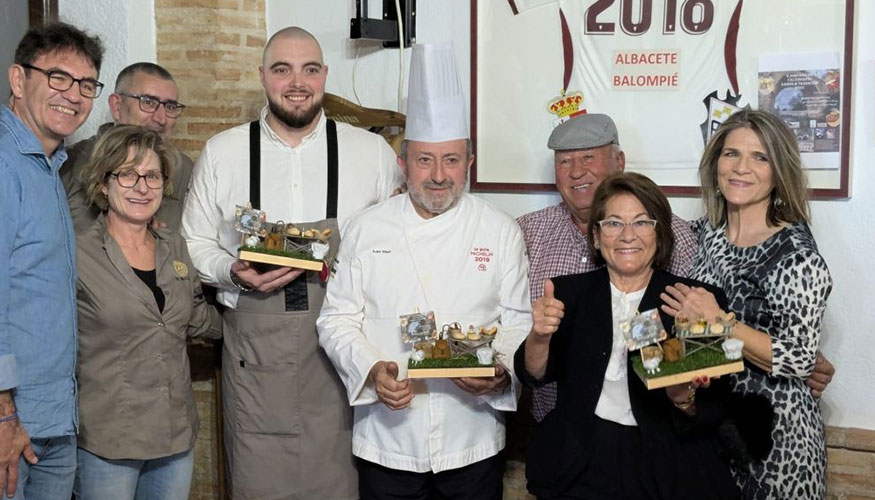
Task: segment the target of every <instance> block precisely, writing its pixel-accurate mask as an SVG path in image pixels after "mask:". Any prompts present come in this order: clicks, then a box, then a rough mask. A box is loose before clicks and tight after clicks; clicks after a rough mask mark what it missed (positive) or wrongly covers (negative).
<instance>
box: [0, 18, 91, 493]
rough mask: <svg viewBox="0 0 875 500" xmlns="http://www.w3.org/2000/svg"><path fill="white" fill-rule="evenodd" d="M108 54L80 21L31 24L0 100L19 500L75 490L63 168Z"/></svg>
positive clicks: (10, 437)
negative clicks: (7, 95)
mask: <svg viewBox="0 0 875 500" xmlns="http://www.w3.org/2000/svg"><path fill="white" fill-rule="evenodd" d="M102 57H103V48H102V46H101V44H100V40H98V39H97V38H96V37H90V36H88V35H87V34H86V33H84V32H82V31H81V30H79V29H77V28H75V27H73V26H70V25H68V24H63V23H54V24H50V25H46V26H40V27H36V28H32V29H31V30H29V31H28V32H27V33H26V34H25V35H24V37H23V38H22V40H21V42H20V43H19V44H18V48H17V49H16V51H15V59H14V61H15V62H14V63H13V64H12V66H11V67H10V68H9V83H10V87H11V90H12V98H11V100H10V101H9V104H8V106H0V108H2V109H0V179H2V182H0V213H2V214H3V215H2V217H0V494H4V495H8V496H13V495H14V497H13V498H17V499H31V498H33V499H37V498H39V499H44V498H70V496H71V494H72V490H73V480H74V474H75V470H76V427H77V425H78V424H77V418H76V379H75V372H74V370H75V361H76V288H75V283H76V255H75V248H76V239H75V236H74V233H73V225H72V224H71V221H70V213H69V210H68V208H67V199H66V196H65V193H64V188H63V186H62V185H61V182H60V179H59V176H58V170H59V169H60V167H61V164H62V163H64V160H66V159H67V153H66V151H65V149H64V139H65V138H66V137H67V136H69V135H70V134H72V133H73V132H75V131H76V129H78V128H79V127H80V126H81V125H82V124H83V123H84V122H85V120H86V119H87V118H88V115H89V114H90V113H91V108H92V102H93V101H92V100H93V99H94V98H96V97H98V96H99V95H100V91H101V89H102V88H103V84H102V83H100V82H99V81H98V80H97V78H98V74H99V71H100V63H101V59H102ZM37 457H39V460H37Z"/></svg>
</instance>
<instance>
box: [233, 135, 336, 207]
mask: <svg viewBox="0 0 875 500" xmlns="http://www.w3.org/2000/svg"><path fill="white" fill-rule="evenodd" d="M325 133H326V139H327V141H326V142H327V143H328V165H327V166H328V196H327V197H326V200H325V218H326V219H336V218H337V124H336V123H334V120H325ZM249 202H250V203H252V208H258V209H260V208H261V126H260V124H259V121H258V120H255V121H253V122H252V123H250V124H249Z"/></svg>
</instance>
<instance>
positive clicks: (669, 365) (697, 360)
mask: <svg viewBox="0 0 875 500" xmlns="http://www.w3.org/2000/svg"><path fill="white" fill-rule="evenodd" d="M735 361H737V360H731V359H726V356H725V355H724V354H723V351H722V350H721V351H715V350H713V349H708V348H703V349H700V350H698V351H696V352H694V353H693V354H687V355H686V356H684V357H683V358H681V359H679V360H678V361H674V362H668V361H665V360H663V361H662V363H660V364H659V371H658V372H656V373H647V371H646V370H645V369H644V364H643V363H642V362H641V354H640V353H637V354H635V355H633V356H632V369H633V370H635V373H637V374H638V376H640V377H643V378H646V379H650V378H659V377H667V376H669V375H675V374H678V373H684V372H690V371H693V370H699V369H702V368H710V367H712V366H719V365H725V364H728V363H734V362H735Z"/></svg>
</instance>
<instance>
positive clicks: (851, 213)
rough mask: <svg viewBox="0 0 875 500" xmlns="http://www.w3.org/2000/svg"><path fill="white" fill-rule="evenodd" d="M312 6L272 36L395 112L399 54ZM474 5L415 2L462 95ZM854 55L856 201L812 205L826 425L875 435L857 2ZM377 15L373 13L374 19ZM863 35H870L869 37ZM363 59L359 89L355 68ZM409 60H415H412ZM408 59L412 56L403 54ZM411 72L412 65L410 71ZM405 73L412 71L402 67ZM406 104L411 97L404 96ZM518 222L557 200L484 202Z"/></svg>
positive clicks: (872, 53)
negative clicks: (317, 45) (453, 58)
mask: <svg viewBox="0 0 875 500" xmlns="http://www.w3.org/2000/svg"><path fill="white" fill-rule="evenodd" d="M313 5H314V4H313V3H312V2H310V1H307V0H267V29H268V34H272V33H274V32H276V31H277V30H278V29H280V28H282V27H285V26H289V25H294V24H297V25H300V26H303V27H305V28H306V29H308V30H310V31H312V32H313V34H314V35H316V37H317V38H318V39H319V40H320V42H321V43H322V46H323V49H324V51H325V59H326V62H327V64H328V65H329V68H330V71H329V77H328V91H329V92H333V93H336V94H339V95H341V96H344V97H346V98H348V99H351V100H355V98H354V94H353V84H355V87H356V89H357V91H358V96H359V98H360V99H361V104H362V105H364V106H368V107H378V108H385V109H398V106H397V98H396V93H397V85H398V50H397V49H395V50H388V49H382V48H381V46H380V45H379V44H375V43H370V42H358V41H352V40H349V19H350V18H351V17H352V16H353V11H354V1H353V0H322V2H320V3H319V8H318V9H317V8H314V7H313ZM469 5H470V4H469V0H441V1H436V0H425V1H420V2H418V3H417V7H418V9H417V13H416V14H417V15H416V18H417V26H416V28H417V41H418V42H420V43H427V42H435V41H444V40H452V41H453V42H454V44H455V49H456V55H457V57H458V63H459V69H460V73H461V75H460V76H461V78H462V85H463V87H464V88H466V89H467V88H469V86H470V85H469V82H470V58H469V50H470V26H469ZM857 9H858V11H857V19H856V22H855V26H856V36H857V42H856V45H855V54H854V72H855V76H854V94H855V95H854V117H853V122H854V126H853V127H854V137H853V141H852V152H853V154H852V157H853V158H852V159H853V167H854V173H853V197H852V199H850V200H847V201H816V202H813V204H812V205H813V218H814V220H813V230H814V234H815V237H816V238H817V241H818V244H819V246H820V250H821V252H822V253H823V255H824V257H825V258H826V260H827V262H828V263H829V265H830V270H831V271H832V276H833V280H834V281H835V286H834V288H833V292H832V296H831V297H830V300H829V305H828V308H827V312H826V319H825V326H824V332H823V342H822V349H823V351H824V352H825V353H826V355H827V356H828V357H829V358H830V359H831V360H832V361H833V362H834V363H835V364H836V365H837V367H838V373H837V374H836V377H835V379H834V381H833V384H832V385H831V386H830V388H829V390H828V391H827V393H826V395H825V396H824V399H823V403H822V408H823V410H824V414H825V416H826V419H827V423H828V424H829V425H835V426H845V427H861V428H867V429H875V389H873V388H872V384H871V382H870V377H871V376H872V375H871V373H872V367H873V366H875V335H872V333H871V329H872V328H875V313H873V310H875V307H873V306H872V304H871V301H872V298H873V297H875V272H873V271H875V265H873V261H875V258H873V257H872V256H871V249H873V248H875V230H873V226H872V225H870V224H867V223H868V222H871V221H873V220H875V161H873V158H875V127H873V117H875V92H873V89H875V32H873V31H872V30H871V29H868V28H871V27H872V26H875V2H871V1H868V0H867V1H858V2H857ZM379 13H380V9H379V7H378V6H377V5H372V7H371V12H370V16H371V17H376V16H378V15H379ZM864 27H867V28H866V29H864ZM357 50H360V51H361V52H360V56H359V61H358V65H357V68H356V76H355V81H354V82H353V67H354V66H355V58H356V52H357ZM407 52H409V51H407ZM407 56H408V57H407V59H408V60H409V54H407ZM405 64H406V63H405ZM405 67H406V66H405ZM405 95H406V90H405ZM482 196H483V197H484V198H487V199H489V200H490V201H492V202H493V203H495V204H496V205H498V206H500V207H501V208H503V209H504V210H506V211H507V212H508V213H510V214H512V215H514V216H517V215H520V214H523V213H526V212H529V211H531V210H535V209H538V208H541V207H545V206H547V205H550V204H553V203H555V202H556V201H557V200H558V196H557V195H555V194H483V195H482ZM672 206H673V207H674V209H675V210H676V211H677V212H678V213H679V214H680V215H682V216H684V217H686V218H695V217H698V216H699V215H700V214H701V213H702V210H701V204H700V202H699V200H698V199H684V198H674V199H672Z"/></svg>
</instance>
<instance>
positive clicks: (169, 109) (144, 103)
mask: <svg viewBox="0 0 875 500" xmlns="http://www.w3.org/2000/svg"><path fill="white" fill-rule="evenodd" d="M116 94H118V95H120V96H122V97H130V98H131V99H136V100H138V101H140V111H142V112H144V113H154V112H156V111H158V107H159V106H161V105H164V114H166V115H167V117H168V118H179V116H180V115H181V114H182V112H183V110H185V104H180V103H178V102H176V101H171V100H170V99H168V100H166V101H162V100H161V99H158V98H157V97H155V96H153V95H148V94H126V93H124V92H116Z"/></svg>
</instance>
